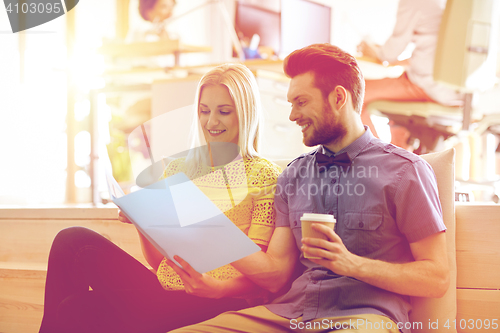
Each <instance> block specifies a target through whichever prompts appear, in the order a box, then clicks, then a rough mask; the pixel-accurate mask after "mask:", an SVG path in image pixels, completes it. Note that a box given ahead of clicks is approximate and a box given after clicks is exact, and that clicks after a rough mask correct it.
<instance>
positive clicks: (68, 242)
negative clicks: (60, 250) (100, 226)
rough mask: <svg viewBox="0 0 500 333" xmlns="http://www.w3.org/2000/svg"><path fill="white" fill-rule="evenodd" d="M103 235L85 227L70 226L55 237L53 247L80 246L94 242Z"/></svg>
mask: <svg viewBox="0 0 500 333" xmlns="http://www.w3.org/2000/svg"><path fill="white" fill-rule="evenodd" d="M99 237H101V236H100V235H99V234H98V233H96V232H95V231H93V230H90V229H88V228H84V227H79V226H75V227H69V228H66V229H63V230H61V231H59V232H58V233H57V235H56V237H55V238H54V241H53V243H52V247H60V246H71V247H75V246H77V247H78V246H80V245H86V244H92V243H94V241H95V239H96V238H99Z"/></svg>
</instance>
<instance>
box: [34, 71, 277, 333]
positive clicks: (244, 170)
mask: <svg viewBox="0 0 500 333" xmlns="http://www.w3.org/2000/svg"><path fill="white" fill-rule="evenodd" d="M195 105H196V110H195V112H196V117H195V122H196V124H195V125H196V127H197V128H198V130H199V131H198V132H196V133H195V134H194V141H195V142H200V143H201V144H202V145H203V143H206V144H207V145H208V147H211V146H217V144H216V143H232V144H233V145H234V146H236V147H239V152H240V153H239V155H238V154H235V155H234V156H235V157H234V159H233V160H231V161H229V162H227V163H223V164H222V165H220V164H216V163H215V162H212V161H211V160H210V158H206V156H205V158H203V156H204V155H199V154H192V155H187V157H185V158H180V159H176V160H173V161H172V162H171V163H170V164H169V165H168V166H167V167H166V169H165V172H164V177H167V176H169V175H173V174H176V173H178V172H184V173H186V174H187V175H188V176H190V178H191V179H192V180H193V183H195V184H196V185H197V186H199V188H200V189H201V190H202V191H203V192H205V193H206V194H207V195H208V196H209V198H211V200H212V201H213V202H214V203H215V204H216V205H217V206H218V207H219V209H220V210H221V211H223V212H224V214H226V216H227V217H228V218H229V219H230V220H231V221H233V222H234V223H235V225H236V226H238V227H239V228H240V230H241V231H242V232H244V233H245V234H247V235H248V237H250V239H252V240H253V241H254V242H255V243H256V244H257V245H259V246H260V247H261V249H262V251H266V250H267V247H268V245H269V240H270V238H271V235H272V233H273V231H274V223H275V212H274V204H273V199H274V191H275V187H276V181H277V177H278V175H279V173H280V171H281V170H280V168H279V167H278V166H276V165H275V164H273V163H271V162H269V161H268V160H266V159H264V158H262V157H260V156H259V153H258V142H259V134H260V130H261V116H262V107H261V105H260V97H259V90H258V87H257V82H256V80H255V77H254V76H253V74H252V72H251V71H250V70H249V69H248V68H246V67H245V66H243V65H241V64H225V65H221V66H218V67H215V68H214V69H212V70H210V71H209V72H208V73H207V74H205V75H204V76H203V77H202V79H201V81H200V83H199V85H198V90H197V95H196V104H195ZM202 147H203V146H202ZM213 149H214V148H213V147H212V149H211V150H212V151H213ZM193 151H194V152H199V151H200V150H196V149H194V150H193ZM228 182H229V183H230V184H231V190H232V194H233V195H229V197H230V199H227V197H228V195H227V191H228V190H227V186H228ZM221 192H223V193H225V194H226V195H225V196H224V195H221ZM223 193H222V194H223ZM241 193H242V194H241ZM238 198H239V200H237V199H238ZM119 219H120V221H122V222H124V223H130V221H128V219H127V218H126V217H125V216H124V215H123V214H122V213H121V212H120V214H119ZM139 236H140V240H141V244H142V248H143V253H144V256H145V258H146V260H147V261H148V263H149V264H150V265H151V267H152V268H153V269H154V271H155V272H152V271H151V270H150V269H149V268H148V267H145V266H144V265H143V264H141V263H140V262H139V261H137V260H136V259H134V258H133V257H131V256H130V255H129V254H127V253H126V252H125V251H123V250H122V249H120V248H119V247H118V246H116V245H115V244H113V243H112V242H111V241H109V240H108V239H106V238H105V237H103V236H101V235H99V234H98V233H96V232H94V231H92V230H89V229H86V228H82V227H72V228H67V229H64V230H62V231H60V232H59V233H58V235H57V236H56V238H55V239H54V241H53V244H52V247H51V250H50V254H49V260H48V271H47V279H46V284H45V302H44V316H43V320H42V323H41V327H40V333H47V332H50V333H57V332H72V333H76V332H92V333H96V332H106V333H109V332H131V333H132V332H133V333H137V332H163V333H164V332H166V331H168V330H172V329H174V328H177V327H181V326H185V325H189V324H194V323H197V322H200V321H203V320H206V319H209V318H212V317H214V316H216V315H218V314H220V313H222V312H224V311H228V310H239V309H242V308H245V307H248V306H249V303H248V300H250V301H252V302H255V301H257V302H259V301H262V300H264V299H265V298H266V297H267V293H266V292H265V291H264V289H262V288H260V287H258V286H257V285H256V284H254V283H253V282H251V281H250V280H249V279H248V278H246V277H245V276H244V275H242V274H241V273H240V272H239V271H238V270H236V269H235V268H234V267H233V266H231V265H227V266H223V267H221V268H218V269H216V270H214V271H211V272H208V273H205V274H200V273H198V272H196V271H195V270H194V269H192V268H191V267H190V265H189V263H187V262H185V261H184V260H183V259H182V258H179V257H177V256H174V260H176V261H177V262H178V263H179V264H181V265H182V268H181V267H178V266H177V265H176V264H174V263H173V262H172V261H169V260H167V259H165V258H163V256H162V255H161V254H160V253H159V252H158V250H157V249H156V248H155V247H154V246H152V245H151V243H150V242H149V241H148V240H147V239H146V238H145V237H144V236H143V235H142V234H141V233H140V232H139ZM230 250H231V249H228V251H230Z"/></svg>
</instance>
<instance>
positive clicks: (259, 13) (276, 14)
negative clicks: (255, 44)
mask: <svg viewBox="0 0 500 333" xmlns="http://www.w3.org/2000/svg"><path fill="white" fill-rule="evenodd" d="M235 26H236V30H237V31H238V34H239V35H240V38H245V39H248V40H250V39H251V38H252V36H253V35H254V34H258V35H259V36H260V45H264V46H269V47H271V48H272V49H273V50H274V52H275V54H277V55H279V57H280V58H284V57H286V56H287V55H288V54H289V53H290V52H292V51H293V50H296V49H299V48H301V47H304V46H307V45H310V44H314V43H329V42H330V30H331V8H330V7H329V6H325V5H322V4H319V3H316V2H313V1H310V0H282V1H281V5H280V9H279V11H277V10H272V9H270V8H265V7H264V6H259V5H257V4H255V3H248V1H238V2H237V5H236V15H235Z"/></svg>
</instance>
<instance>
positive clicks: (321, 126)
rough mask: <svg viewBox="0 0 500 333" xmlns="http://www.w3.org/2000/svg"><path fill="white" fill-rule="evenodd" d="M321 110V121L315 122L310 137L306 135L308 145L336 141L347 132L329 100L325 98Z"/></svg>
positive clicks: (305, 142) (305, 139)
mask: <svg viewBox="0 0 500 333" xmlns="http://www.w3.org/2000/svg"><path fill="white" fill-rule="evenodd" d="M321 112H322V115H323V117H322V118H321V123H317V124H314V125H315V126H314V129H313V130H314V132H313V133H312V134H311V136H310V137H309V138H306V137H305V136H304V144H305V145H306V146H308V147H314V146H317V145H325V144H331V143H336V142H338V141H340V140H342V138H343V137H344V136H345V135H346V134H347V129H346V128H345V126H344V125H343V124H342V123H340V121H339V119H338V118H336V117H335V115H334V114H333V111H332V107H331V106H330V104H329V103H328V100H323V109H322V110H321Z"/></svg>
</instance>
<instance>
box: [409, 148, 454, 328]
mask: <svg viewBox="0 0 500 333" xmlns="http://www.w3.org/2000/svg"><path fill="white" fill-rule="evenodd" d="M421 157H422V158H423V159H424V160H426V161H427V163H429V164H430V165H431V167H432V169H433V170H434V174H435V175H436V180H437V186H438V191H439V200H440V201H441V208H442V210H443V220H444V224H445V225H446V228H447V230H446V246H447V253H448V264H449V267H450V287H449V288H448V291H447V292H446V294H445V295H444V296H443V297H441V298H424V297H412V298H411V303H412V307H413V309H412V311H411V313H410V322H412V323H422V324H423V325H422V329H418V330H415V329H414V330H412V332H413V333H415V332H427V333H435V332H439V331H440V330H441V329H442V327H443V325H444V324H445V323H446V322H448V323H449V324H450V325H449V326H450V329H449V330H448V329H446V332H450V333H456V329H454V320H455V319H456V316H457V263H456V249H455V149H454V148H451V149H448V150H445V151H442V152H438V153H430V154H424V155H421ZM429 321H430V322H429ZM436 321H438V322H439V329H436V327H432V326H431V327H429V323H435V322H436Z"/></svg>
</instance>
